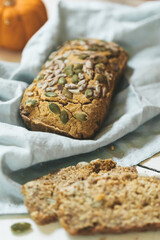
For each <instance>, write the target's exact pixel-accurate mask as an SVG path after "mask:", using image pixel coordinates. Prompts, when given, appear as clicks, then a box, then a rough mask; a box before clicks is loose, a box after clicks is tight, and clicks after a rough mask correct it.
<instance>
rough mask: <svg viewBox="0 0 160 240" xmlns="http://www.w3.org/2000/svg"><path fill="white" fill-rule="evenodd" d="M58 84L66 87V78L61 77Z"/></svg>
mask: <svg viewBox="0 0 160 240" xmlns="http://www.w3.org/2000/svg"><path fill="white" fill-rule="evenodd" d="M58 83H59V84H60V85H65V83H66V79H65V78H64V77H60V78H59V80H58Z"/></svg>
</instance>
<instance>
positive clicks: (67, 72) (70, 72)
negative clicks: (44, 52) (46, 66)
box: [65, 70, 73, 77]
mask: <svg viewBox="0 0 160 240" xmlns="http://www.w3.org/2000/svg"><path fill="white" fill-rule="evenodd" d="M65 73H66V75H67V77H72V76H73V71H72V70H66V71H65Z"/></svg>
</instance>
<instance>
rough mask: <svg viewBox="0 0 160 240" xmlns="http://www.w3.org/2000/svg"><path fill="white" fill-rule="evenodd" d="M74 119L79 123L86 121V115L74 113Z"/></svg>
mask: <svg viewBox="0 0 160 240" xmlns="http://www.w3.org/2000/svg"><path fill="white" fill-rule="evenodd" d="M74 117H75V118H76V119H77V120H79V121H81V122H84V121H87V115H86V114H84V113H76V114H74Z"/></svg>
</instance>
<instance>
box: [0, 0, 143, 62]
mask: <svg viewBox="0 0 160 240" xmlns="http://www.w3.org/2000/svg"><path fill="white" fill-rule="evenodd" d="M15 1H16V0H0V15H1V14H2V11H1V4H4V2H5V6H6V7H8V8H12V7H14V4H15ZM23 1H24V2H26V1H28V2H27V5H29V4H30V2H32V0H22V2H23ZM36 1H37V2H41V0H36ZM63 1H79V0H63ZM81 1H93V0H81ZM97 1H98V2H101V1H102V2H115V3H120V4H127V5H131V6H137V5H140V4H141V3H143V2H145V1H147V0H97ZM42 2H43V3H44V5H43V6H39V3H37V5H35V8H36V9H37V11H39V12H40V11H41V12H42V15H41V17H43V21H42V23H41V24H40V25H36V23H35V26H33V25H34V24H33V22H32V30H31V31H32V33H31V34H30V35H28V39H29V38H30V37H31V35H33V34H34V32H36V31H37V30H38V29H39V28H40V27H41V26H42V25H43V24H44V23H45V22H46V20H47V17H45V14H46V13H45V9H46V11H47V15H48V18H50V16H51V15H52V9H53V4H54V2H55V0H43V1H42ZM43 3H42V4H43ZM31 10H32V9H31ZM24 11H25V7H24V9H23V12H22V14H24ZM26 11H28V10H26ZM5 15H6V14H5ZM10 15H12V14H11V12H10V11H8V12H7V19H5V20H4V26H5V28H6V30H5V31H4V28H3V31H2V30H1V29H0V60H3V61H9V62H20V59H21V53H22V50H23V47H21V50H15V49H12V50H10V48H9V47H8V45H7V47H5V48H4V47H1V45H2V44H1V37H3V38H5V41H8V42H12V41H13V39H12V37H11V36H10V35H9V30H7V29H10V28H11V26H10V22H9V20H8V19H9V18H10ZM30 18H31V17H30ZM34 18H35V17H34ZM32 20H33V21H34V20H35V21H39V19H32ZM26 21H27V19H26ZM18 24H19V23H18V21H17V23H16V22H15V24H14V27H12V28H13V29H12V36H13V35H14V31H15V28H16V29H17V28H18ZM28 24H29V23H28ZM22 34H23V33H22ZM24 34H26V33H24ZM2 35H3V36H2ZM7 35H8V36H7ZM15 35H16V34H15ZM21 39H22V38H21V36H18V35H17V39H16V43H17V44H20V43H21V44H22V45H24V46H25V44H24V43H22V42H21V41H22V40H21ZM27 41H28V40H27ZM15 45H16V44H15Z"/></svg>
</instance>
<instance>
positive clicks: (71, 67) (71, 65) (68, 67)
mask: <svg viewBox="0 0 160 240" xmlns="http://www.w3.org/2000/svg"><path fill="white" fill-rule="evenodd" d="M68 70H71V71H73V64H69V65H68V66H66V67H65V68H64V71H68Z"/></svg>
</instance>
